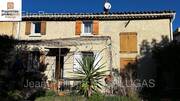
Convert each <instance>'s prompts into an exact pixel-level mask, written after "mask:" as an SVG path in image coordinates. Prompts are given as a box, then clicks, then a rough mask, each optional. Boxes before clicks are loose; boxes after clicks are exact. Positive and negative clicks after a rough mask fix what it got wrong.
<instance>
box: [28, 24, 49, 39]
mask: <svg viewBox="0 0 180 101" xmlns="http://www.w3.org/2000/svg"><path fill="white" fill-rule="evenodd" d="M25 34H26V35H30V36H40V35H46V21H41V22H31V21H27V22H26V30H25Z"/></svg>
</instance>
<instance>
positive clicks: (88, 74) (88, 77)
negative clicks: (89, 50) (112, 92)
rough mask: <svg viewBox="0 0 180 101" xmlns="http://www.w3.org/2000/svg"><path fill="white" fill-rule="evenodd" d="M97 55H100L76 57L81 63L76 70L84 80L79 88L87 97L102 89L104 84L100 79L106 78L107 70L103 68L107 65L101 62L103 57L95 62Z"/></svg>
mask: <svg viewBox="0 0 180 101" xmlns="http://www.w3.org/2000/svg"><path fill="white" fill-rule="evenodd" d="M97 57H98V55H95V56H85V57H82V59H76V61H77V62H78V63H79V65H80V69H77V70H76V74H78V78H79V79H81V80H82V81H81V82H80V83H79V85H78V89H79V92H80V93H81V94H83V95H84V96H86V97H89V96H91V95H92V93H93V92H97V91H98V90H99V89H101V87H102V86H103V85H102V83H101V82H100V80H101V79H103V78H104V76H105V72H107V70H103V68H104V67H105V65H104V63H103V64H100V61H101V60H102V58H101V59H99V60H98V61H97V62H95V61H96V59H97Z"/></svg>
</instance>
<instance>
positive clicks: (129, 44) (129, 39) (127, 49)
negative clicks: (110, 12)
mask: <svg viewBox="0 0 180 101" xmlns="http://www.w3.org/2000/svg"><path fill="white" fill-rule="evenodd" d="M120 52H121V53H133V52H137V33H134V32H127V33H120Z"/></svg>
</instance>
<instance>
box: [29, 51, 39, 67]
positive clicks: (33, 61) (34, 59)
mask: <svg viewBox="0 0 180 101" xmlns="http://www.w3.org/2000/svg"><path fill="white" fill-rule="evenodd" d="M39 62H40V53H39V52H38V51H33V52H30V53H29V54H28V66H27V67H28V70H27V71H37V70H38V69H39Z"/></svg>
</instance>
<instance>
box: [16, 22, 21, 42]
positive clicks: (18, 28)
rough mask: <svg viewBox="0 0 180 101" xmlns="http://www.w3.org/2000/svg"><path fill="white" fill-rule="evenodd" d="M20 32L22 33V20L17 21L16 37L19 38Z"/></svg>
mask: <svg viewBox="0 0 180 101" xmlns="http://www.w3.org/2000/svg"><path fill="white" fill-rule="evenodd" d="M19 33H20V22H19V21H18V22H17V29H16V36H15V38H16V39H18V40H19Z"/></svg>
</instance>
